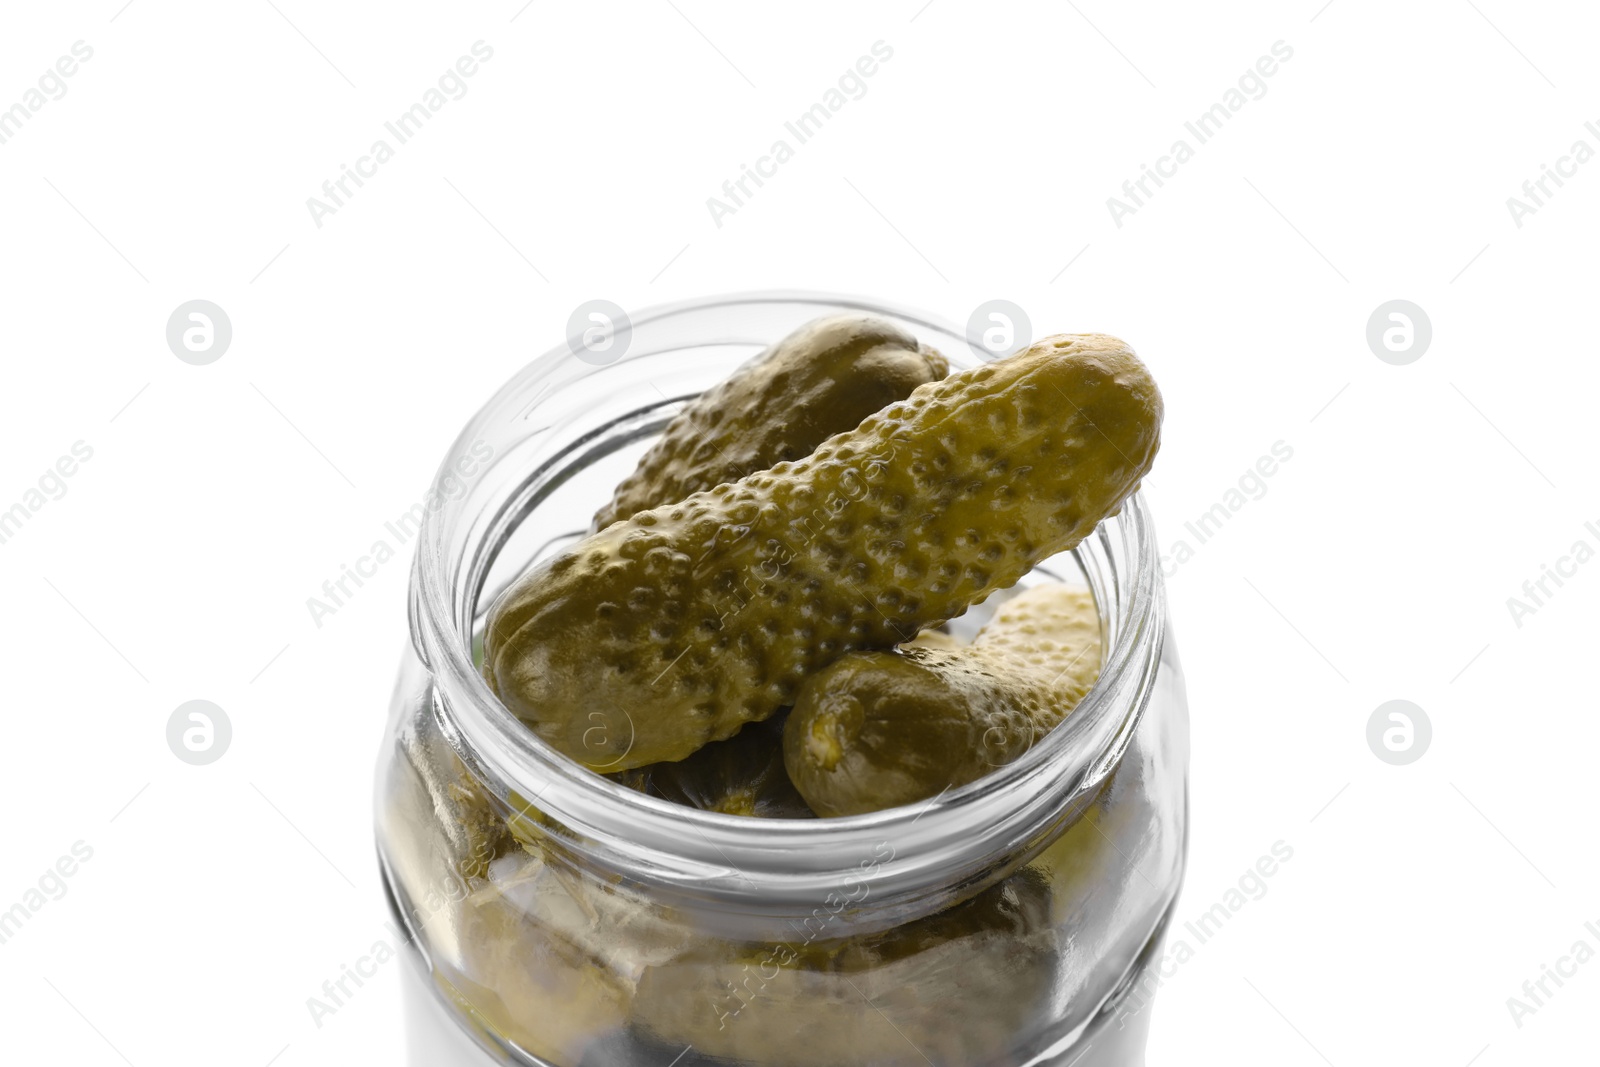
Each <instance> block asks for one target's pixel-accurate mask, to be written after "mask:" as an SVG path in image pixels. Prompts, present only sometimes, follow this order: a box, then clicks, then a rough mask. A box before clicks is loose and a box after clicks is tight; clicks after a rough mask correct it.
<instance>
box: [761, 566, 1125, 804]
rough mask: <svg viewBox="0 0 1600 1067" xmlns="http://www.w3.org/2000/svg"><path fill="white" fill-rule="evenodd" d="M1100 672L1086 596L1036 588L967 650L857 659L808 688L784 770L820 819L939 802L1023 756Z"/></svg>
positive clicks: (790, 730)
mask: <svg viewBox="0 0 1600 1067" xmlns="http://www.w3.org/2000/svg"><path fill="white" fill-rule="evenodd" d="M1099 672H1100V616H1099V613H1098V612H1097V611H1096V609H1095V603H1094V597H1093V596H1092V595H1091V594H1090V593H1089V591H1088V590H1086V589H1072V588H1068V587H1067V586H1063V585H1056V584H1048V585H1040V586H1036V587H1035V588H1033V589H1030V590H1028V591H1027V592H1025V593H1022V594H1021V595H1019V596H1017V597H1015V598H1013V599H1012V600H1010V601H1008V602H1006V603H1005V604H1003V605H1001V606H1000V608H999V609H998V610H997V611H996V612H995V615H994V618H993V619H992V620H991V621H990V623H989V625H988V626H986V627H985V628H984V629H983V631H982V632H981V633H979V634H978V637H977V639H976V640H975V641H973V643H972V645H971V646H970V647H968V648H964V649H955V650H949V649H937V648H927V647H907V648H905V649H902V650H901V651H900V652H852V653H850V654H849V655H847V656H841V657H840V658H839V659H837V660H835V661H834V662H833V663H832V664H831V665H829V666H828V667H825V668H823V670H821V671H820V672H818V673H816V674H814V675H812V676H811V678H809V679H808V680H807V681H806V683H805V684H804V685H803V686H801V688H800V695H799V697H798V698H797V700H796V701H795V708H794V712H793V714H791V715H790V716H789V721H788V724H787V728H786V729H785V731H784V739H783V749H784V763H785V765H786V766H787V767H788V770H789V776H790V778H791V779H792V780H793V781H794V783H795V786H796V788H797V789H799V791H800V793H801V795H802V796H804V797H805V799H806V802H807V803H808V804H810V806H811V807H812V809H813V810H814V811H816V812H817V814H819V815H823V816H835V815H858V814H861V813H863V812H868V811H878V810H880V809H882V808H891V807H895V806H896V805H900V804H910V803H912V802H913V801H917V800H922V799H924V798H927V797H932V796H937V795H938V794H939V793H941V792H943V791H944V790H946V789H949V788H952V787H955V786H960V785H965V784H966V783H968V782H972V781H976V780H977V779H978V778H981V777H983V776H984V775H985V774H988V773H989V772H990V771H992V770H993V769H994V768H996V767H998V766H1001V765H1003V764H1006V763H1010V762H1012V761H1013V760H1015V759H1016V758H1017V757H1018V756H1021V755H1022V754H1023V753H1024V752H1026V751H1027V750H1028V749H1029V748H1031V747H1033V745H1034V743H1035V742H1036V741H1037V740H1038V739H1039V738H1040V737H1042V736H1044V734H1046V733H1048V732H1049V731H1050V730H1051V729H1052V728H1054V727H1055V726H1056V724H1057V723H1059V722H1061V720H1062V719H1064V718H1066V716H1067V713H1068V712H1070V711H1071V710H1072V708H1073V707H1074V706H1075V705H1076V704H1077V703H1078V701H1080V700H1082V699H1083V697H1084V695H1085V694H1086V693H1088V691H1089V689H1090V687H1091V686H1093V684H1094V680H1095V677H1096V676H1097V675H1098V674H1099Z"/></svg>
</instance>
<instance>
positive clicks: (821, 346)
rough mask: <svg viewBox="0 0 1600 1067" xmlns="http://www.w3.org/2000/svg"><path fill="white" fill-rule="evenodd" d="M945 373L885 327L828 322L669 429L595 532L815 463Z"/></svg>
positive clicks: (941, 361)
mask: <svg viewBox="0 0 1600 1067" xmlns="http://www.w3.org/2000/svg"><path fill="white" fill-rule="evenodd" d="M949 370H950V364H949V361H948V360H946V359H945V358H944V356H943V355H941V354H940V353H938V352H937V351H935V350H933V349H931V348H925V347H923V346H922V345H920V344H919V343H918V342H917V339H916V338H915V337H912V336H911V335H910V334H909V333H906V332H905V331H904V330H902V329H900V328H899V327H898V326H896V325H894V324H893V323H891V322H888V321H885V320H884V319H879V318H873V317H872V316H869V315H831V316H828V317H826V318H821V319H816V320H814V321H812V322H809V323H807V324H806V325H804V326H802V327H800V328H799V329H798V330H796V331H794V332H793V333H791V334H790V335H789V336H787V337H785V338H784V339H783V340H781V341H779V342H778V343H777V344H775V345H773V346H772V347H771V348H769V349H767V350H766V351H765V352H764V353H762V354H761V355H759V356H757V357H756V358H755V359H753V360H752V361H750V362H749V363H747V364H745V365H744V366H743V367H741V368H740V369H739V370H737V371H736V372H734V374H733V376H732V377H730V378H728V379H727V380H726V381H724V382H723V383H722V384H721V385H718V386H717V387H716V388H714V389H711V390H708V391H707V392H705V393H703V394H701V395H700V397H699V398H697V399H696V400H694V401H693V402H692V403H690V404H689V406H688V407H686V408H684V409H683V411H681V412H680V413H679V414H678V416H677V417H676V418H674V419H673V420H672V421H671V422H670V423H668V424H667V428H666V430H665V431H663V432H662V434H661V437H660V439H659V440H657V441H656V443H655V445H654V446H653V447H652V448H651V449H650V451H649V452H647V453H645V456H644V458H643V459H642V460H640V461H639V467H638V469H637V470H635V471H634V472H633V473H632V474H631V475H629V476H628V477H627V479H626V480H624V481H623V483H622V484H621V485H619V486H618V487H617V490H616V493H615V494H614V495H613V497H612V499H611V502H610V503H609V504H607V505H606V506H605V507H603V508H601V509H600V510H599V511H598V512H596V513H595V517H594V527H593V528H594V529H596V530H599V529H603V528H604V527H606V526H610V525H611V524H612V523H613V522H616V521H617V520H618V519H626V518H630V517H632V516H633V515H636V514H638V513H639V512H641V511H646V510H648V509H650V508H653V507H657V506H659V505H661V504H675V503H677V502H678V501H680V500H682V499H683V498H685V497H687V496H690V495H692V494H694V493H698V492H700V491H701V490H703V489H710V488H712V487H713V486H717V485H721V484H723V483H724V482H734V481H738V480H739V479H740V478H743V477H744V476H745V475H747V474H753V473H755V472H756V471H761V470H766V469H767V468H768V467H771V466H774V465H775V464H778V463H782V462H784V461H786V460H797V459H802V458H804V457H806V456H809V455H810V454H811V453H812V451H813V450H814V449H815V448H816V447H817V446H818V445H820V444H821V443H822V442H823V441H826V440H827V439H828V438H830V437H832V436H833V435H834V434H836V433H844V432H845V431H846V430H853V429H855V428H856V426H857V425H859V424H860V422H861V420H862V419H864V418H866V417H867V416H868V415H871V414H872V413H873V412H875V411H879V410H881V409H883V408H885V407H887V406H889V405H890V404H892V403H894V402H895V401H896V400H904V399H905V398H906V397H907V396H909V395H910V394H911V391H912V390H913V389H915V388H916V387H917V386H919V385H923V384H925V383H927V382H931V381H937V380H938V379H940V378H943V377H944V376H945V374H946V373H948V372H949Z"/></svg>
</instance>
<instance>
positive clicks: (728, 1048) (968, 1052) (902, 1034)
mask: <svg viewBox="0 0 1600 1067" xmlns="http://www.w3.org/2000/svg"><path fill="white" fill-rule="evenodd" d="M1050 893H1051V890H1050V886H1049V884H1048V882H1046V880H1045V879H1044V878H1043V877H1041V876H1040V874H1039V873H1038V872H1035V871H1034V870H1032V869H1030V868H1024V869H1023V870H1021V871H1018V872H1017V873H1015V874H1013V875H1012V876H1011V877H1009V878H1007V879H1006V880H1005V881H1003V882H1001V883H999V884H997V885H994V886H991V887H990V888H989V889H986V890H984V891H983V892H981V893H979V894H978V895H976V896H974V897H972V898H971V899H969V900H966V901H964V902H962V903H960V904H957V905H955V906H954V907H951V908H948V909H946V910H944V911H942V912H939V913H937V914H935V915H931V916H928V917H925V918H922V919H917V920H913V921H911V922H908V923H904V924H902V925H901V926H898V927H895V928H894V929H892V930H888V931H886V932H884V933H882V934H877V935H873V936H870V937H859V938H851V939H848V940H843V941H840V940H835V941H832V942H811V943H794V944H779V945H746V944H737V943H719V942H706V943H704V944H703V945H701V946H700V947H699V948H697V949H696V950H694V951H693V952H691V953H687V954H685V955H684V956H683V957H681V958H679V959H677V960H674V961H672V962H670V963H666V964H661V965H658V966H654V967H649V968H646V969H645V971H644V974H643V976H642V977H641V978H640V981H639V987H638V990H637V992H636V993H635V995H634V998H633V1003H632V1006H631V1009H630V1020H629V1025H630V1028H631V1029H632V1030H633V1031H634V1032H635V1033H636V1034H638V1035H639V1036H640V1037H641V1038H644V1039H647V1040H649V1041H652V1042H654V1043H657V1044H659V1045H663V1046H667V1047H675V1048H676V1049H677V1050H682V1049H683V1047H684V1046H685V1045H689V1046H692V1047H693V1050H694V1052H693V1054H692V1055H695V1056H698V1057H701V1058H699V1059H694V1060H690V1061H688V1062H693V1063H696V1064H702V1063H703V1064H708V1065H709V1064H713V1063H715V1064H726V1063H748V1064H761V1065H762V1067H837V1065H839V1064H846V1063H851V1064H874V1065H879V1067H900V1065H906V1067H912V1065H918V1067H920V1065H924V1064H926V1063H930V1062H931V1063H938V1064H966V1063H994V1062H997V1059H998V1057H1001V1056H1003V1055H1004V1054H1005V1053H1006V1051H1007V1050H1008V1049H1010V1048H1012V1047H1014V1046H1015V1044H1016V1043H1017V1042H1018V1040H1019V1039H1021V1038H1023V1037H1025V1036H1026V1032H1027V1028H1028V1023H1029V1021H1030V1020H1033V1019H1037V1018H1038V1017H1039V1014H1040V1006H1041V1004H1042V1002H1043V1001H1044V1000H1045V998H1047V997H1048V996H1049V994H1050V990H1051V985H1052V976H1053V971H1054V967H1055V961H1056V959H1057V958H1058V955H1059V952H1060V949H1059V948H1058V947H1057V943H1056V940H1055V932H1054V929H1053V928H1052V926H1051V923H1050V910H1051V904H1050Z"/></svg>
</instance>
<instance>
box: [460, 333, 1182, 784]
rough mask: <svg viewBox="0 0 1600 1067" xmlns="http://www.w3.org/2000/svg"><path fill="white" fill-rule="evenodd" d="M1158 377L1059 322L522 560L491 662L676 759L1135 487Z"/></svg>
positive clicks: (565, 707)
mask: <svg viewBox="0 0 1600 1067" xmlns="http://www.w3.org/2000/svg"><path fill="white" fill-rule="evenodd" d="M1161 414H1162V405H1161V396H1160V393H1159V392H1158V390H1157V389H1156V386H1155V383H1154V381H1152V380H1151V378H1150V375H1149V373H1148V371H1147V370H1146V369H1145V367H1144V365H1143V364H1142V363H1141V362H1140V361H1139V359H1138V357H1136V356H1135V355H1134V354H1133V352H1132V350H1131V349H1129V347H1128V346H1127V345H1126V344H1124V343H1123V342H1121V341H1119V340H1117V339H1116V338H1113V337H1107V336H1104V335H1099V334H1083V335H1062V336H1057V337H1050V338H1046V339H1044V340H1042V341H1039V342H1037V343H1035V344H1033V345H1032V346H1030V347H1028V348H1027V349H1025V350H1023V351H1021V352H1019V353H1017V354H1016V355H1013V356H1010V357H1008V358H1006V359H1003V360H999V361H996V362H994V363H989V364H984V365H982V366H979V367H976V368H973V369H971V370H967V371H963V372H961V373H958V374H953V375H951V376H950V377H948V378H945V379H943V380H942V381H937V382H931V383H929V384H927V385H924V386H921V387H919V388H918V389H917V390H916V391H915V392H913V393H912V394H911V396H910V397H909V398H908V399H907V400H905V401H902V402H899V403H895V404H892V405H890V406H889V407H888V408H886V409H884V410H883V411H880V412H878V413H876V414H874V415H871V416H869V417H868V418H867V419H866V420H865V421H863V422H862V423H861V425H860V426H858V427H857V428H856V429H855V430H852V431H850V432H849V433H843V434H839V435H836V436H834V437H832V438H829V439H828V440H827V441H825V442H824V443H823V444H822V445H821V446H819V447H818V448H817V450H816V451H815V452H814V453H813V454H811V455H810V456H807V457H806V458H804V459H801V460H799V461H796V462H793V463H780V464H778V465H777V466H775V467H773V468H772V469H770V470H766V471H760V472H758V473H756V474H752V475H749V476H748V477H746V478H743V479H742V480H740V481H738V482H734V483H731V484H725V485H721V486H718V487H716V488H713V489H710V490H707V491H705V492H700V493H696V494H694V495H693V496H690V497H688V498H687V499H685V500H683V501H681V502H679V503H676V504H666V505H662V506H660V507H657V508H653V509H651V510H649V511H644V512H641V513H639V514H637V515H635V516H633V517H632V518H629V519H625V520H622V521H619V522H616V523H614V524H612V525H610V526H608V527H606V528H605V529H603V530H601V531H599V532H598V533H595V534H591V535H590V536H589V537H587V538H585V539H584V540H582V541H580V542H579V543H578V544H577V545H575V546H574V547H573V548H571V549H570V550H568V551H567V552H566V553H564V554H563V555H561V556H558V557H556V558H555V559H553V560H551V561H549V562H548V563H545V564H543V565H541V566H539V567H537V568H535V569H533V570H532V571H530V572H529V573H528V574H526V575H524V576H523V577H522V578H520V579H519V580H518V581H517V582H516V583H515V584H514V585H513V586H512V588H511V589H510V590H509V591H508V592H507V593H506V595H505V596H503V597H502V598H501V599H500V600H499V601H498V602H497V603H496V604H495V606H494V607H493V608H492V609H491V612H490V617H489V624H488V635H487V640H486V652H487V655H486V661H485V665H484V674H485V677H486V679H487V680H488V683H489V685H490V687H491V688H492V689H493V690H494V691H495V693H496V694H497V695H498V696H499V697H500V699H501V700H502V701H503V702H504V703H505V705H506V706H507V708H509V709H510V710H511V711H512V712H513V713H514V714H516V715H517V716H518V717H519V718H521V719H522V720H523V722H525V723H526V724H527V725H528V726H529V727H530V728H531V729H533V730H534V732H536V733H537V734H538V735H539V736H540V737H542V738H543V739H544V740H545V741H547V742H548V743H549V744H551V745H552V746H553V747H555V748H556V749H557V750H558V751H561V752H562V753H564V754H566V755H567V756H569V757H571V758H572V759H574V760H577V761H579V762H581V763H583V764H584V765H586V766H589V767H591V768H593V769H596V770H601V771H611V770H623V769H627V768H629V767H637V766H641V765H643V764H646V763H655V762H660V761H663V760H677V759H682V758H683V757H685V756H687V755H689V754H690V753H692V752H694V751H695V750H696V749H698V748H700V747H701V746H702V745H704V744H706V743H708V742H711V741H716V740H721V739H723V738H727V737H729V736H732V734H733V733H734V732H736V731H737V730H738V729H739V727H740V726H742V725H743V724H744V723H746V722H751V721H759V720H762V719H765V718H767V717H769V716H770V715H772V714H773V713H774V712H775V711H777V709H778V708H780V707H783V706H785V705H788V704H791V703H793V701H794V699H795V697H796V696H797V694H798V692H799V690H800V687H801V685H802V683H804V682H805V680H806V679H807V678H808V677H809V676H811V675H812V674H814V673H816V672H817V671H820V670H822V669H823V668H825V667H827V666H828V665H829V664H831V663H833V662H834V661H835V660H837V659H838V658H839V657H841V656H843V655H846V654H848V653H850V652H854V651H858V650H863V649H889V648H893V647H894V646H895V645H898V644H900V643H902V642H905V641H908V640H910V639H911V638H912V637H913V636H914V635H915V634H916V633H917V632H918V631H919V630H920V629H922V628H924V627H927V626H930V625H935V624H938V623H941V622H944V621H945V620H948V619H950V618H952V617H954V616H956V615H958V614H960V613H961V612H962V611H964V610H965V609H966V608H967V607H968V606H969V605H971V604H973V603H975V602H977V601H979V600H982V599H984V598H985V597H986V596H988V595H989V594H990V593H992V592H994V591H995V590H997V589H1004V588H1006V587H1009V586H1011V585H1012V584H1014V583H1015V582H1016V581H1017V580H1018V579H1019V578H1021V577H1022V576H1023V575H1024V574H1026V573H1027V572H1028V571H1029V570H1031V569H1032V568H1033V567H1034V565H1036V564H1037V563H1039V562H1040V561H1041V560H1043V559H1046V558H1048V557H1049V556H1052V555H1055V554H1056V553H1058V552H1061V551H1064V550H1066V549H1070V548H1072V547H1074V546H1075V545H1077V544H1078V542H1079V541H1081V540H1082V539H1083V538H1084V537H1086V536H1088V535H1089V534H1090V533H1091V532H1092V531H1093V530H1094V528H1095V526H1096V525H1098V524H1099V522H1100V521H1101V520H1102V519H1104V518H1106V517H1107V516H1109V515H1112V514H1115V513H1116V512H1117V511H1118V510H1119V509H1120V508H1121V507H1122V505H1123V502H1124V501H1125V500H1126V499H1127V498H1128V497H1129V496H1130V495H1131V494H1132V493H1133V492H1134V491H1135V490H1136V489H1137V488H1138V486H1139V482H1140V480H1141V479H1142V478H1143V477H1144V475H1145V474H1146V472H1147V471H1148V470H1149V468H1150V465H1151V463H1152V461H1153V460H1154V457H1155V453H1156V450H1157V448H1158V447H1159V440H1160V427H1161Z"/></svg>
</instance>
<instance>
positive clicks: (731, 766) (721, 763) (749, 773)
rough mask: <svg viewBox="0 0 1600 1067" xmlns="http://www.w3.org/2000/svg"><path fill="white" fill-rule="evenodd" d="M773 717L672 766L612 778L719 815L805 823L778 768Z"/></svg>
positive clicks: (778, 726)
mask: <svg viewBox="0 0 1600 1067" xmlns="http://www.w3.org/2000/svg"><path fill="white" fill-rule="evenodd" d="M787 718H788V716H787V715H784V714H781V713H780V714H778V715H774V716H773V717H772V718H770V719H767V720H765V721H763V722H752V723H747V724H745V726H744V728H743V729H741V730H740V731H739V732H738V733H736V734H734V735H733V736H732V737H730V738H728V739H727V740H726V741H713V742H711V743H710V744H709V745H706V746H705V747H704V748H702V749H700V750H699V751H698V752H696V753H694V754H693V755H692V756H690V757H688V758H687V759H681V760H679V761H678V762H676V763H652V764H650V765H648V766H645V767H635V768H634V769H633V770H629V771H622V772H620V773H618V774H615V775H613V776H612V777H614V778H615V779H616V780H617V781H619V782H621V783H622V784H623V785H626V786H628V787H630V788H632V789H637V790H639V791H640V792H642V793H648V794H650V795H651V796H653V797H660V798H661V799H663V800H670V801H673V802H675V803H678V804H684V805H687V806H688V807H691V808H698V809H700V810H701V811H717V812H721V813H723V814H724V815H751V816H755V817H757V818H762V819H810V818H814V817H815V813H814V812H812V810H811V809H810V808H808V807H806V802H805V801H804V800H802V799H801V797H800V793H799V792H798V791H797V790H796V789H795V787H794V783H793V782H791V781H789V772H788V771H786V770H785V769H784V766H783V724H784V722H785V721H787Z"/></svg>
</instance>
